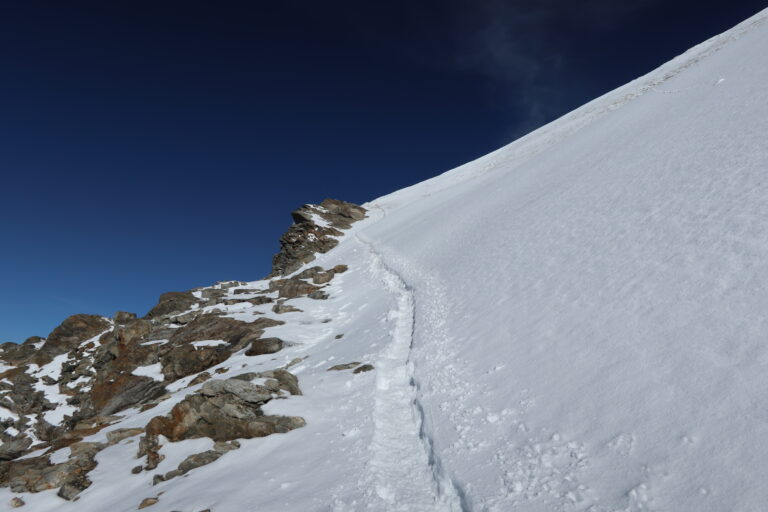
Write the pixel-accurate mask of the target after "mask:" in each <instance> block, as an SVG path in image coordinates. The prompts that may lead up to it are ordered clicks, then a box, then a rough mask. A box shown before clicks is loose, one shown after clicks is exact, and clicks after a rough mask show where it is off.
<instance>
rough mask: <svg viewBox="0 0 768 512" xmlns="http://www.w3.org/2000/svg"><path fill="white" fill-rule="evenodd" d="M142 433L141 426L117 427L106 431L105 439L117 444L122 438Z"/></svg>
mask: <svg viewBox="0 0 768 512" xmlns="http://www.w3.org/2000/svg"><path fill="white" fill-rule="evenodd" d="M143 433H144V429H143V428H118V429H115V430H112V431H110V432H107V441H108V443H109V444H117V443H119V442H120V441H122V440H123V439H128V438H129V437H134V436H138V435H139V434H143Z"/></svg>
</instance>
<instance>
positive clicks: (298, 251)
mask: <svg viewBox="0 0 768 512" xmlns="http://www.w3.org/2000/svg"><path fill="white" fill-rule="evenodd" d="M292 215H293V219H294V225H293V226H292V227H291V228H290V229H289V230H288V232H287V233H286V234H285V235H284V236H283V237H282V239H281V250H280V253H278V254H277V255H276V256H275V258H274V262H273V263H274V265H273V270H272V274H271V275H272V276H273V277H274V278H273V279H271V280H269V282H254V283H244V282H241V281H226V282H219V283H217V284H215V285H213V286H210V287H204V288H197V289H193V290H190V291H185V292H169V293H165V294H163V295H161V296H160V298H159V300H158V303H157V305H156V306H154V307H153V308H152V309H151V310H150V311H149V312H148V313H147V314H146V315H145V316H144V317H142V318H139V317H138V316H137V315H136V314H135V313H129V312H125V311H121V312H117V313H115V314H114V315H113V316H112V318H105V317H101V316H97V315H74V316H71V317H69V318H67V319H66V320H64V322H62V324H61V325H59V326H58V327H56V328H55V329H54V330H53V331H52V332H51V333H50V334H49V335H48V337H47V338H40V337H31V338H28V339H27V340H26V341H25V342H24V343H22V344H18V345H17V344H13V343H5V344H2V345H0V363H2V365H0V368H2V371H0V407H1V408H3V409H5V410H7V411H8V413H7V414H6V413H5V412H4V411H3V412H4V414H3V416H1V418H2V419H0V442H1V444H0V487H10V488H11V490H12V491H13V492H39V491H42V490H46V489H58V491H57V492H58V495H59V496H60V497H62V498H64V499H70V500H71V499H75V498H76V497H77V495H78V494H79V493H80V492H81V491H82V490H83V489H85V488H87V487H88V486H89V485H91V482H90V480H89V479H88V473H89V471H91V470H92V469H93V468H94V467H95V466H96V454H97V453H98V452H99V451H100V450H102V449H106V448H107V447H109V446H111V445H113V444H116V443H119V442H132V440H129V439H128V438H129V437H133V436H139V435H141V434H143V435H142V436H141V439H140V440H139V443H138V445H139V452H140V454H141V455H140V456H142V457H146V463H145V464H144V465H143V466H137V467H135V468H134V470H133V471H134V472H137V473H140V472H142V471H144V470H150V469H154V468H156V467H157V464H158V463H159V461H160V459H161V455H160V452H159V448H160V444H159V443H160V442H161V440H162V439H163V437H161V436H164V438H166V439H167V440H168V441H170V442H175V441H180V440H183V439H192V438H199V437H208V438H210V439H212V440H214V441H215V442H216V444H215V445H214V448H213V449H212V450H208V451H205V452H202V453H197V454H191V455H189V456H188V457H187V458H186V459H184V460H183V461H182V463H181V464H179V465H178V467H177V468H176V469H172V470H171V471H169V472H166V473H165V474H163V475H155V479H156V481H161V480H166V479H170V478H174V477H175V476H179V475H183V474H185V473H186V472H188V471H190V470H192V469H194V468H197V467H200V466H201V465H205V464H210V463H211V462H213V461H215V460H217V459H218V458H219V457H221V456H222V455H224V454H225V453H227V452H228V451H229V450H232V449H235V448H237V446H239V445H238V444H237V441H236V440H237V439H244V438H254V437H263V436H267V435H271V434H275V433H284V432H288V431H291V430H294V429H296V428H299V427H301V426H303V425H304V424H305V422H304V419H303V418H301V417H298V416H276V415H267V414H264V412H263V410H262V407H263V406H264V404H266V403H268V402H269V401H271V400H276V399H285V398H288V397H290V396H291V395H300V394H301V390H300V388H299V382H298V379H297V378H296V376H294V375H293V374H291V373H290V372H289V371H287V368H290V367H291V366H293V365H297V364H298V363H300V362H301V361H302V360H304V359H305V358H306V356H305V357H300V358H294V359H293V360H292V361H291V362H290V363H289V364H287V365H284V366H283V368H280V369H273V370H268V371H260V372H249V373H242V374H240V375H235V376H233V377H231V378H228V379H224V380H221V379H216V378H215V377H217V376H218V375H221V374H223V373H227V375H232V374H234V373H237V371H238V368H236V367H235V366H236V365H234V364H232V365H229V366H227V363H226V362H227V360H228V359H229V358H230V357H232V355H233V354H238V355H246V356H267V357H263V358H260V359H256V360H250V361H252V364H254V365H255V366H260V365H261V364H267V363H268V361H270V360H272V359H273V357H272V356H270V355H271V354H275V353H278V352H280V351H281V350H284V348H285V347H287V346H292V345H294V344H293V343H291V341H290V340H287V341H284V340H283V339H281V338H277V337H274V336H271V337H270V336H265V332H266V330H267V329H269V328H270V327H275V326H279V325H282V324H283V323H285V322H283V321H281V320H276V319H274V316H275V313H279V314H283V313H288V312H294V313H297V312H301V309H299V308H297V307H296V306H294V305H293V304H291V301H293V300H294V299H298V298H304V297H307V298H311V299H317V300H322V299H326V298H328V297H329V291H330V290H331V287H330V283H332V281H333V279H334V277H335V276H337V275H338V274H340V273H343V272H345V271H346V270H347V267H346V266H345V265H337V266H335V267H333V268H330V269H324V268H322V267H320V266H314V267H309V268H305V269H303V270H302V269H301V268H300V267H301V266H302V265H304V263H306V262H308V261H311V260H313V259H314V258H315V254H316V253H324V252H327V251H328V250H330V249H331V248H333V247H334V246H336V245H337V244H338V237H340V236H343V232H344V230H346V229H349V228H350V227H351V226H352V224H353V223H354V222H356V221H358V220H361V219H363V218H364V217H365V210H364V209H363V208H361V207H359V206H356V205H353V204H351V203H345V202H343V201H336V200H330V199H329V200H326V201H323V203H321V204H320V205H305V206H303V207H302V208H300V209H299V210H297V211H295V212H293V214H292ZM298 270H301V272H298V273H296V274H295V275H289V274H291V273H294V272H295V271H298ZM267 305H268V306H267ZM255 306H259V307H258V309H257V308H256V307H255ZM260 306H266V307H265V308H261V307H260ZM302 308H304V306H303V305H302ZM305 309H308V308H305ZM242 311H247V313H246V314H245V316H242V317H239V318H245V319H247V320H248V321H241V320H238V319H235V318H230V317H229V315H231V314H232V313H233V312H234V313H237V314H238V315H239V314H240V312H242ZM297 316H298V317H299V318H301V316H302V315H297ZM297 316H294V315H286V317H285V318H286V320H287V321H301V322H303V321H305V320H298V319H297ZM323 321H326V320H323ZM289 332H290V331H289ZM242 361H243V359H242V358H240V359H239V363H241V362H242ZM244 366H245V365H244ZM363 366H365V365H363ZM355 368H356V369H355V372H357V371H358V370H360V368H362V366H360V365H359V364H358V366H357V367H355ZM240 371H242V370H240ZM360 371H363V370H360ZM185 377H188V381H186V382H184V383H177V384H176V385H174V386H172V384H173V383H175V382H176V381H178V380H179V379H182V378H185ZM212 377H213V378H212ZM256 379H258V381H256V382H258V383H254V382H252V381H255V380H256ZM189 388H192V389H194V390H197V391H196V392H194V391H193V392H191V394H188V395H187V396H185V397H183V398H181V400H180V401H179V402H178V403H176V404H175V405H174V407H173V408H172V409H171V411H170V413H169V414H167V415H162V416H156V417H154V418H153V419H152V420H151V421H150V422H149V423H148V424H147V425H146V427H145V428H135V424H128V425H129V426H130V428H116V429H115V427H117V426H119V425H115V424H116V423H119V422H120V421H121V420H122V416H120V415H118V414H119V413H122V414H125V412H124V411H126V410H128V409H131V408H133V407H135V408H137V409H139V410H140V411H146V410H149V409H151V408H153V407H155V406H157V405H158V404H159V403H161V402H162V401H164V400H166V399H168V398H170V397H171V396H172V394H173V393H189V392H190V391H192V389H189ZM198 388H199V389H198ZM169 389H170V390H173V392H172V393H171V392H169ZM187 389H189V391H185V390H187ZM178 398H180V397H175V399H178ZM108 426H111V428H113V429H115V430H111V431H110V432H108V433H107V434H106V439H107V442H105V443H92V442H86V441H84V440H85V439H87V438H88V436H91V435H94V434H97V433H98V432H99V431H101V430H102V429H104V428H106V427H108ZM101 439H102V440H103V438H101ZM163 442H164V441H163ZM62 450H69V456H68V457H67V456H65V455H62V454H63V453H65V452H62ZM62 460H63V462H61V461H62Z"/></svg>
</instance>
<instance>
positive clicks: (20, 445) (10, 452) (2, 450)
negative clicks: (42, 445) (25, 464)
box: [0, 437, 32, 461]
mask: <svg viewBox="0 0 768 512" xmlns="http://www.w3.org/2000/svg"><path fill="white" fill-rule="evenodd" d="M30 446H32V440H31V439H30V438H28V437H17V438H15V439H4V440H3V444H2V445H0V461H2V460H12V459H15V458H16V457H21V456H22V455H24V454H25V453H27V449H28V448H29V447H30Z"/></svg>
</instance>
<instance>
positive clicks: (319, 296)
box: [308, 290, 329, 300]
mask: <svg viewBox="0 0 768 512" xmlns="http://www.w3.org/2000/svg"><path fill="white" fill-rule="evenodd" d="M308 297H309V298H310V299H315V300H325V299H327V298H328V297H329V295H328V293H327V292H324V291H323V290H314V291H313V292H312V293H310V294H309V295H308Z"/></svg>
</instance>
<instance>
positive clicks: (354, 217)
mask: <svg viewBox="0 0 768 512" xmlns="http://www.w3.org/2000/svg"><path fill="white" fill-rule="evenodd" d="M291 216H292V217H293V222H294V224H293V225H292V226H291V227H290V228H288V231H286V233H285V234H284V235H283V236H282V237H281V238H280V252H278V253H277V254H276V255H275V257H274V258H273V259H272V272H271V273H270V275H269V277H275V276H280V275H287V274H290V273H291V272H294V271H295V270H297V269H298V268H299V267H301V265H303V264H305V263H308V262H310V261H312V260H314V259H315V254H316V253H321V254H322V253H326V252H328V251H329V250H331V249H333V248H334V247H336V245H338V243H339V242H338V240H336V239H335V238H333V237H338V236H341V235H343V233H342V232H341V231H340V230H341V229H349V228H350V227H352V223H353V222H356V221H358V220H361V219H363V218H365V209H364V208H362V207H360V206H357V205H355V204H352V203H347V202H344V201H338V200H335V199H326V200H325V201H323V202H322V203H320V204H319V205H304V206H302V207H301V208H299V209H298V210H295V211H294V212H292V213H291ZM316 219H320V221H319V224H318V221H317V220H316Z"/></svg>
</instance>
